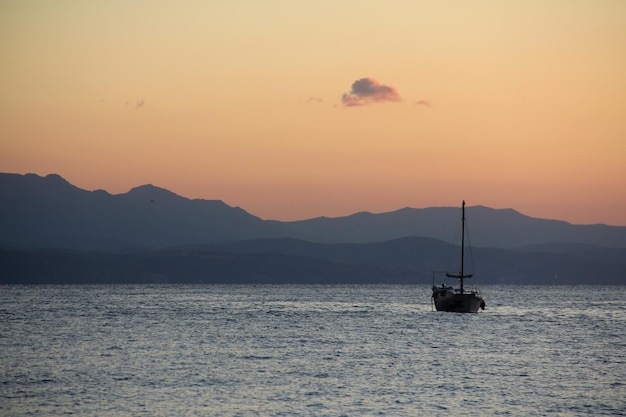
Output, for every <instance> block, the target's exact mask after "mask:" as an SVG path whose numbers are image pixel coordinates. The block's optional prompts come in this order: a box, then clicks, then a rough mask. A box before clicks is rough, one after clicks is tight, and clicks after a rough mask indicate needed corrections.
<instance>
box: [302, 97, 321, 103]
mask: <svg viewBox="0 0 626 417" xmlns="http://www.w3.org/2000/svg"><path fill="white" fill-rule="evenodd" d="M323 102H324V99H323V98H319V97H309V98H307V99H306V103H323Z"/></svg>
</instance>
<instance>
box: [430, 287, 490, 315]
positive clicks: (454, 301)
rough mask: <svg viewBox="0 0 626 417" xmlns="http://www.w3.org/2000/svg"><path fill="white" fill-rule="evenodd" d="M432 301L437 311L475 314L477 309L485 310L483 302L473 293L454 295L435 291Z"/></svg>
mask: <svg viewBox="0 0 626 417" xmlns="http://www.w3.org/2000/svg"><path fill="white" fill-rule="evenodd" d="M433 301H434V303H435V308H436V309H437V311H448V312H452V313H477V312H478V309H479V308H482V309H483V310H484V309H485V301H484V300H483V299H482V298H481V297H479V296H478V295H476V294H475V293H465V294H455V293H452V292H450V291H435V292H433Z"/></svg>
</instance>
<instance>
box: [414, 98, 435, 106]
mask: <svg viewBox="0 0 626 417" xmlns="http://www.w3.org/2000/svg"><path fill="white" fill-rule="evenodd" d="M415 105H416V106H424V107H432V106H433V103H432V101H430V100H419V101H416V102H415Z"/></svg>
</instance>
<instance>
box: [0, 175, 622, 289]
mask: <svg viewBox="0 0 626 417" xmlns="http://www.w3.org/2000/svg"><path fill="white" fill-rule="evenodd" d="M466 212H467V226H468V229H469V231H470V242H471V244H472V254H473V257H472V258H473V259H474V261H475V264H476V265H477V266H478V267H477V276H478V274H479V273H480V276H481V282H484V283H532V284H540V283H554V284H561V283H585V284H596V283H601V284H625V283H626V279H625V278H624V274H623V272H622V271H624V270H625V268H626V227H623V226H607V225H599V224H598V225H573V224H570V223H567V222H564V221H559V220H547V219H537V218H532V217H529V216H525V215H523V214H521V213H519V212H517V211H515V210H513V209H492V208H488V207H483V206H470V207H467V209H466ZM459 217H460V209H459V208H454V207H433V208H424V209H414V208H403V209H401V210H397V211H394V212H389V213H380V214H373V213H365V212H363V213H356V214H353V215H351V216H345V217H338V218H326V217H320V218H314V219H309V220H303V221H295V222H281V221H275V220H263V219H261V218H259V217H256V216H254V215H252V214H250V213H248V212H246V211H245V210H243V209H241V208H239V207H231V206H229V205H227V204H225V203H224V202H222V201H219V200H201V199H188V198H184V197H181V196H179V195H177V194H175V193H172V192H171V191H168V190H165V189H162V188H159V187H155V186H153V185H143V186H140V187H137V188H133V189H132V190H130V191H129V192H127V193H124V194H117V195H113V194H110V193H108V192H106V191H103V190H97V191H86V190H82V189H80V188H78V187H75V186H73V185H72V184H70V183H69V182H67V181H66V180H65V179H63V178H62V177H60V176H58V175H55V174H51V175H48V176H45V177H41V176H38V175H35V174H26V175H19V174H9V173H4V174H0V245H1V248H0V266H1V267H2V268H1V271H0V283H34V282H37V283H103V282H223V283H232V282H237V283H243V282H245V283H257V282H275V283H364V282H367V283H416V282H429V281H430V280H431V279H432V276H433V275H432V271H433V270H441V269H442V268H447V267H448V266H449V259H447V258H450V253H452V252H454V251H455V244H456V243H457V241H456V239H455V234H454V232H455V230H456V226H458V224H459ZM457 238H458V236H457Z"/></svg>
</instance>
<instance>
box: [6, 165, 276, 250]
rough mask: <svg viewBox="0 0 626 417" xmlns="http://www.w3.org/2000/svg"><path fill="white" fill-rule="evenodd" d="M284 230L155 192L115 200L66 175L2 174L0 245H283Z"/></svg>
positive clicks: (219, 205)
mask: <svg viewBox="0 0 626 417" xmlns="http://www.w3.org/2000/svg"><path fill="white" fill-rule="evenodd" d="M279 230H280V227H277V226H276V225H271V224H268V223H267V222H265V221H263V220H261V219H259V218H258V217H255V216H253V215H251V214H249V213H247V212H245V211H244V210H242V209H240V208H234V207H230V206H228V205H226V204H224V203H223V202H222V201H218V200H190V199H187V198H183V197H181V196H178V195H176V194H174V193H172V192H170V191H167V190H165V189H162V188H158V187H155V186H153V185H144V186H141V187H137V188H133V189H132V190H130V191H129V192H128V193H125V194H118V195H111V194H109V193H107V192H106V191H102V190H99V191H93V192H90V191H85V190H81V189H79V188H77V187H75V186H73V185H71V184H70V183H68V182H67V181H65V180H64V179H63V178H61V177H60V176H58V175H48V176H46V177H40V176H37V175H33V174H27V175H15V174H0V243H1V244H4V245H11V246H20V247H41V248H69V249H84V250H101V251H120V250H121V251H123V250H136V249H146V248H162V247H168V246H174V245H182V244H189V243H206V242H215V241H229V240H240V239H253V238H259V237H275V236H277V234H278V233H279Z"/></svg>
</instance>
